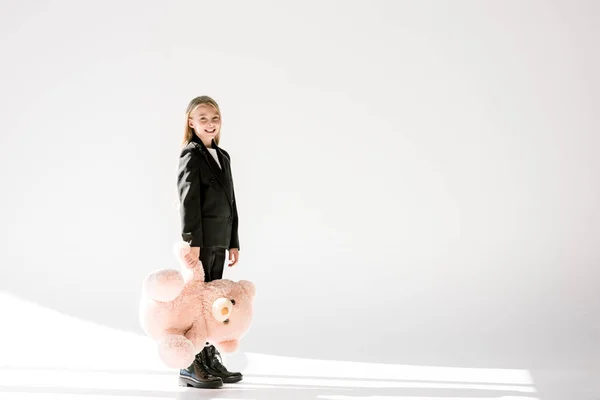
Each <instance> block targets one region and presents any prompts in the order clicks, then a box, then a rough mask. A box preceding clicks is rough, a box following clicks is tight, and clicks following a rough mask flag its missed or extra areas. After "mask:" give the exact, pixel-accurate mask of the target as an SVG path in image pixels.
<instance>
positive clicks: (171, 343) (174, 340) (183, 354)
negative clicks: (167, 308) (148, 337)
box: [157, 333, 196, 369]
mask: <svg viewBox="0 0 600 400" xmlns="http://www.w3.org/2000/svg"><path fill="white" fill-rule="evenodd" d="M157 345H158V355H159V357H160V359H161V360H162V361H163V362H164V363H165V365H167V366H168V367H170V368H178V369H183V368H187V367H189V366H190V365H191V364H192V363H193V362H194V358H195V356H196V353H195V352H194V345H193V344H192V342H191V341H190V340H188V339H187V338H186V337H185V336H183V335H180V334H175V333H172V334H167V335H165V336H163V337H162V338H160V339H159V340H157Z"/></svg>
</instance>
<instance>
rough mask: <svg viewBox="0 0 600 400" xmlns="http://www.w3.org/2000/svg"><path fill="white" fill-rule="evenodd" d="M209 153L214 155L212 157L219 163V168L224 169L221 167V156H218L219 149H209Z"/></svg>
mask: <svg viewBox="0 0 600 400" xmlns="http://www.w3.org/2000/svg"><path fill="white" fill-rule="evenodd" d="M208 151H209V152H210V154H212V156H213V158H214V159H215V161H216V162H217V165H218V166H219V168H221V169H223V167H221V163H220V162H219V156H218V155H217V149H213V148H210V147H208Z"/></svg>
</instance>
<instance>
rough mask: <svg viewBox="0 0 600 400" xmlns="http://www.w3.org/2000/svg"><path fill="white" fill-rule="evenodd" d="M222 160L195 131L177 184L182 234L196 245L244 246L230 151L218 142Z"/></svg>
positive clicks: (182, 156) (182, 159) (181, 159)
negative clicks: (240, 235)
mask: <svg viewBox="0 0 600 400" xmlns="http://www.w3.org/2000/svg"><path fill="white" fill-rule="evenodd" d="M212 147H213V148H214V149H216V151H217V155H218V158H219V163H220V164H221V167H222V168H219V165H218V164H217V162H216V161H215V159H214V158H213V156H212V154H210V153H209V152H208V149H207V148H206V146H205V145H204V143H202V141H201V140H200V139H199V138H198V137H197V136H195V135H194V138H193V139H192V141H190V143H188V144H187V145H186V146H185V147H183V149H182V150H181V154H180V156H179V171H178V176H177V188H178V192H179V199H180V215H181V237H182V239H183V240H184V241H186V242H189V243H190V246H192V247H221V248H226V249H231V248H238V249H239V247H240V243H239V237H238V213H237V204H236V201H235V192H234V187H233V177H232V174H231V158H230V156H229V153H227V151H225V150H224V149H222V148H220V147H218V146H217V144H216V143H215V141H214V140H213V141H212Z"/></svg>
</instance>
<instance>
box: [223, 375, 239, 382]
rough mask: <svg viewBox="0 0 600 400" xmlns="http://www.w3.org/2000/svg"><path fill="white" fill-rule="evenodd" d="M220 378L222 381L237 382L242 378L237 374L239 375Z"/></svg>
mask: <svg viewBox="0 0 600 400" xmlns="http://www.w3.org/2000/svg"><path fill="white" fill-rule="evenodd" d="M221 379H222V380H223V383H238V382H239V381H241V380H242V379H244V378H243V377H241V376H239V377H233V378H223V377H221Z"/></svg>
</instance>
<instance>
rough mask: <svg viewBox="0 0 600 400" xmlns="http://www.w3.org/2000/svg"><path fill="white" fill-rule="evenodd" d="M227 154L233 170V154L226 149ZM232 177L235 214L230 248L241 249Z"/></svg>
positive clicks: (231, 177) (232, 185)
mask: <svg viewBox="0 0 600 400" xmlns="http://www.w3.org/2000/svg"><path fill="white" fill-rule="evenodd" d="M225 155H226V156H227V160H228V161H229V167H230V168H229V169H230V170H231V156H230V155H229V153H228V152H226V151H225ZM229 179H231V192H232V194H233V207H232V209H233V216H232V227H231V241H230V242H229V248H230V249H234V248H235V249H238V250H239V249H240V238H239V235H238V225H239V222H238V221H239V220H238V211H237V200H236V199H235V189H234V184H233V176H232V175H231V176H229Z"/></svg>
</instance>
